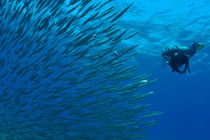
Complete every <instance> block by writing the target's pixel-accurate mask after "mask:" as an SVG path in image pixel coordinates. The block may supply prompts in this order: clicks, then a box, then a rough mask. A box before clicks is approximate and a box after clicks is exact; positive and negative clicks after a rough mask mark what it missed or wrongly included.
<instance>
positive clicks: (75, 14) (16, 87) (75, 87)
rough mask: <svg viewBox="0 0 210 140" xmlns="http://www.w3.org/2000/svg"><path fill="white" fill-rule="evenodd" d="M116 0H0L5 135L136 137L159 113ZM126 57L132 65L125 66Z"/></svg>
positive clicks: (0, 131) (0, 107) (25, 138)
mask: <svg viewBox="0 0 210 140" xmlns="http://www.w3.org/2000/svg"><path fill="white" fill-rule="evenodd" d="M131 6H132V4H130V5H128V6H127V7H124V8H122V7H121V8H118V7H117V6H116V5H115V4H114V3H113V0H103V1H99V0H95V1H93V0H0V9H1V10H0V139H1V140H135V139H141V138H144V136H145V132H144V130H145V128H146V127H147V126H150V125H153V124H155V123H156V121H155V120H153V119H151V118H152V117H153V116H156V115H159V114H160V113H159V112H156V111H147V110H149V109H148V107H149V106H150V104H143V103H142V101H143V99H144V98H145V97H147V96H148V95H151V94H153V92H148V93H141V91H140V90H139V88H141V87H142V86H146V85H148V84H151V83H154V82H155V81H156V79H152V78H151V74H141V75H138V74H137V73H136V72H135V71H136V68H137V67H138V66H137V65H136V64H134V63H132V58H133V56H134V55H136V52H135V48H136V47H137V46H138V45H133V46H122V45H121V42H122V41H123V40H128V39H130V38H132V37H133V36H135V35H136V34H137V33H136V32H134V33H133V32H130V31H129V30H127V29H122V28H120V27H119V26H118V21H119V19H120V17H121V16H123V14H124V13H125V12H126V11H127V10H128V9H129V8H130V7H131ZM128 64H129V65H128Z"/></svg>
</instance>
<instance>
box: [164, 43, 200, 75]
mask: <svg viewBox="0 0 210 140" xmlns="http://www.w3.org/2000/svg"><path fill="white" fill-rule="evenodd" d="M202 48H204V44H203V43H197V42H194V43H193V44H192V45H191V46H189V47H187V46H173V47H168V48H166V49H165V51H164V52H163V53H162V56H163V58H164V59H165V60H166V64H168V65H169V66H170V67H171V68H172V72H174V71H175V72H178V73H181V74H183V73H185V72H186V71H187V70H188V72H189V73H191V70H190V67H189V59H190V57H192V56H193V55H194V54H195V53H196V52H197V51H198V50H200V49H202ZM183 65H184V69H183V70H180V67H182V66H183Z"/></svg>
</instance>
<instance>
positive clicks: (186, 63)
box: [182, 59, 191, 73]
mask: <svg viewBox="0 0 210 140" xmlns="http://www.w3.org/2000/svg"><path fill="white" fill-rule="evenodd" d="M187 70H188V72H189V73H191V70H190V67H189V59H187V60H186V62H185V66H184V70H183V71H182V73H185V72H186V71H187Z"/></svg>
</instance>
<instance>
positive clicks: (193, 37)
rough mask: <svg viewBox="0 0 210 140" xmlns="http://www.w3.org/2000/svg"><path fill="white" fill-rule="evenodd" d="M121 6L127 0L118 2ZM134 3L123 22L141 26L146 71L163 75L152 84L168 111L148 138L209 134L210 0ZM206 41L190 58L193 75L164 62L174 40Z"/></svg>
mask: <svg viewBox="0 0 210 140" xmlns="http://www.w3.org/2000/svg"><path fill="white" fill-rule="evenodd" d="M119 3H121V4H122V5H123V4H126V2H125V3H124V2H119ZM134 3H135V4H134V7H133V8H132V10H131V11H130V12H129V13H127V14H126V16H124V18H123V20H122V23H121V24H122V26H124V27H129V28H132V29H133V30H137V31H140V34H139V36H138V37H137V38H136V39H134V40H133V41H134V42H140V44H141V45H140V47H139V56H138V57H137V58H136V61H137V62H138V63H140V65H141V67H139V69H141V70H142V71H147V72H151V73H153V74H154V76H155V77H158V78H160V80H159V82H157V83H156V84H155V85H153V86H152V87H151V88H152V89H154V91H155V92H156V93H157V94H156V95H155V96H153V97H150V99H149V101H150V102H152V104H153V107H154V108H155V109H158V110H161V111H163V112H164V115H162V116H160V119H159V125H158V126H156V127H155V128H151V132H150V136H149V137H147V138H146V139H145V140H154V139H156V140H198V139H200V140H201V139H202V140H209V139H210V119H209V118H210V110H209V106H210V85H209V83H210V75H209V72H210V57H209V54H210V48H209V47H210V44H209V43H210V42H209V39H210V34H209V31H210V25H209V22H210V12H209V8H210V1H209V0H141V1H135V0H134ZM196 41H197V42H203V43H205V45H206V47H205V49H203V50H201V51H199V52H198V53H197V54H196V55H195V56H193V57H192V58H191V60H190V67H191V70H192V73H191V74H184V75H180V74H177V73H172V72H171V69H170V68H169V67H167V66H163V64H162V60H161V56H160V54H161V51H163V50H164V48H165V47H168V46H170V45H176V44H177V45H185V46H190V45H191V44H192V43H193V42H196Z"/></svg>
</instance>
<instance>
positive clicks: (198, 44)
mask: <svg viewBox="0 0 210 140" xmlns="http://www.w3.org/2000/svg"><path fill="white" fill-rule="evenodd" d="M193 46H195V47H196V51H199V50H201V49H203V48H204V47H205V45H204V43H197V42H194V43H193Z"/></svg>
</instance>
